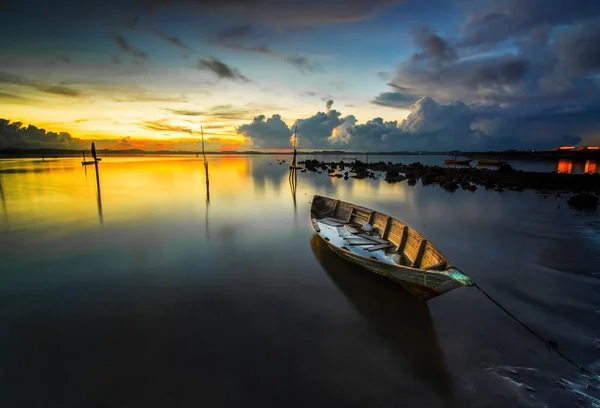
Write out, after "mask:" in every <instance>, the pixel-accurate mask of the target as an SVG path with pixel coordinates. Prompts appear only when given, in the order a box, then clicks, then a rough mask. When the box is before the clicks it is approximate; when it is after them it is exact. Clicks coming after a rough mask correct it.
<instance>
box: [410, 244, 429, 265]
mask: <svg viewBox="0 0 600 408" xmlns="http://www.w3.org/2000/svg"><path fill="white" fill-rule="evenodd" d="M426 247H427V240H426V239H423V240H422V241H421V245H419V252H417V256H416V257H415V261H414V262H413V265H412V267H413V268H420V267H421V260H422V259H423V254H424V253H425V248H426Z"/></svg>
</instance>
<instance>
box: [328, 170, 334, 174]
mask: <svg viewBox="0 0 600 408" xmlns="http://www.w3.org/2000/svg"><path fill="white" fill-rule="evenodd" d="M327 173H330V174H331V173H335V170H334V169H328V170H327Z"/></svg>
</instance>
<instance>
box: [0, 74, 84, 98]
mask: <svg viewBox="0 0 600 408" xmlns="http://www.w3.org/2000/svg"><path fill="white" fill-rule="evenodd" d="M0 84H11V85H20V86H25V87H29V88H33V89H35V90H37V91H39V92H43V93H47V94H53V95H60V96H67V97H72V98H73V97H79V96H83V93H82V92H81V91H79V90H77V89H75V88H71V87H68V86H65V85H53V84H45V83H41V82H38V81H34V80H31V79H29V78H25V77H22V76H20V75H15V74H11V73H10V72H5V71H0Z"/></svg>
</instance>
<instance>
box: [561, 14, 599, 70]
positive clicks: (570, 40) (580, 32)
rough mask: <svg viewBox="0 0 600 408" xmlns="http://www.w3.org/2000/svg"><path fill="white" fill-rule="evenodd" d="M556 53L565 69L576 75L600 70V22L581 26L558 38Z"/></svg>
mask: <svg viewBox="0 0 600 408" xmlns="http://www.w3.org/2000/svg"><path fill="white" fill-rule="evenodd" d="M556 53H557V56H558V58H559V61H560V63H561V64H562V65H563V66H564V67H565V69H566V70H567V71H568V72H569V73H572V74H575V75H586V74H591V73H594V72H597V71H599V70H600V21H597V22H595V23H593V24H587V25H579V26H577V27H575V28H574V29H573V30H572V31H569V32H566V33H564V34H562V35H559V36H558V37H557V38H556Z"/></svg>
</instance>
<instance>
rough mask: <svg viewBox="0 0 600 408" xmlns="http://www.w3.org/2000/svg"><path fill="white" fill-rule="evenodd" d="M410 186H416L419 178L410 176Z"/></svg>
mask: <svg viewBox="0 0 600 408" xmlns="http://www.w3.org/2000/svg"><path fill="white" fill-rule="evenodd" d="M407 183H408V185H409V186H414V185H415V184H417V179H415V178H409V179H408V181H407Z"/></svg>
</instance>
